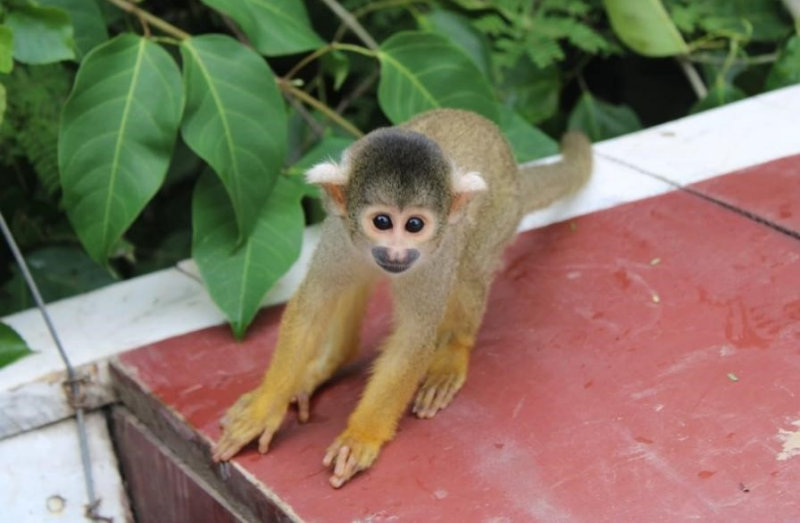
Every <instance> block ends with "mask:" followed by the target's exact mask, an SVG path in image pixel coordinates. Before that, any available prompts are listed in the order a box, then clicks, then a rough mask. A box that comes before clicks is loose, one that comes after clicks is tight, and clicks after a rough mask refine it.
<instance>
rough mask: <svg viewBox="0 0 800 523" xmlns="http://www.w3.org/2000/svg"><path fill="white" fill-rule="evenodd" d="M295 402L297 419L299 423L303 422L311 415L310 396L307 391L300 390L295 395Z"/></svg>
mask: <svg viewBox="0 0 800 523" xmlns="http://www.w3.org/2000/svg"><path fill="white" fill-rule="evenodd" d="M295 401H296V403H297V419H298V420H299V421H300V423H305V422H306V421H308V419H309V418H310V417H311V398H310V397H309V395H308V393H307V392H301V393H299V394H298V395H297V396H295Z"/></svg>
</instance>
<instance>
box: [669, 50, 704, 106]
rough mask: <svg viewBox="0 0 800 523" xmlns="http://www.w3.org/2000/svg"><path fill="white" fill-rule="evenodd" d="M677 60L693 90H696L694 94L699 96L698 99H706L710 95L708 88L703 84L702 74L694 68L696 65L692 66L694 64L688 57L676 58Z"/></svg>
mask: <svg viewBox="0 0 800 523" xmlns="http://www.w3.org/2000/svg"><path fill="white" fill-rule="evenodd" d="M676 60H677V61H678V65H680V66H681V69H682V70H683V74H684V75H685V76H686V79H687V80H688V81H689V85H691V86H692V90H694V94H695V95H696V96H697V99H698V100H702V99H703V98H705V97H706V95H708V88H707V87H706V84H704V83H703V79H702V78H701V77H700V73H698V72H697V69H696V68H695V67H694V65H692V62H691V61H689V58H687V57H686V56H678V57H676Z"/></svg>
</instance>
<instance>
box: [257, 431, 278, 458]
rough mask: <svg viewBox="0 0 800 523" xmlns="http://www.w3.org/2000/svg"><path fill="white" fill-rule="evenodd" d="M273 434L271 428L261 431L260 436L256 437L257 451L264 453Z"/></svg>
mask: <svg viewBox="0 0 800 523" xmlns="http://www.w3.org/2000/svg"><path fill="white" fill-rule="evenodd" d="M274 435H275V431H274V430H272V429H265V430H264V432H262V433H261V436H260V437H259V438H258V452H260V453H261V454H266V453H267V451H268V450H269V444H270V442H271V441H272V436H274Z"/></svg>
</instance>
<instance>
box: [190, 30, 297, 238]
mask: <svg viewBox="0 0 800 523" xmlns="http://www.w3.org/2000/svg"><path fill="white" fill-rule="evenodd" d="M181 56H183V81H184V89H185V91H186V115H185V116H184V120H183V124H182V126H181V134H182V136H183V140H184V141H185V142H186V144H187V145H188V146H189V147H190V148H191V149H192V150H193V151H194V152H195V153H196V154H197V155H198V156H200V157H201V158H202V159H203V160H205V161H206V163H208V164H209V165H210V166H211V167H212V168H213V169H214V171H215V172H216V173H217V175H218V176H219V177H220V179H221V180H222V183H223V184H224V186H225V190H226V191H227V193H228V196H229V197H230V200H231V203H232V204H233V210H234V213H235V215H236V223H237V227H238V230H239V238H240V239H244V238H246V237H247V236H249V235H250V231H252V229H253V227H254V226H255V222H256V220H257V219H258V216H259V214H260V213H261V208H262V207H263V206H264V202H265V201H266V200H267V197H268V196H269V193H270V191H271V190H272V187H273V185H274V184H275V180H276V177H277V176H278V174H279V173H280V169H281V166H282V163H283V157H284V156H285V154H286V111H285V109H284V106H283V99H282V98H281V95H280V93H279V92H278V87H277V85H276V84H275V77H274V76H273V74H272V71H271V70H270V68H269V66H267V64H266V62H265V61H264V60H263V59H262V58H261V57H260V56H259V55H257V54H256V53H255V52H253V51H251V50H250V49H248V48H247V47H245V46H243V45H242V44H240V43H239V42H237V41H236V40H234V39H233V38H230V37H228V36H223V35H205V36H198V37H194V38H189V39H187V40H184V41H183V42H181Z"/></svg>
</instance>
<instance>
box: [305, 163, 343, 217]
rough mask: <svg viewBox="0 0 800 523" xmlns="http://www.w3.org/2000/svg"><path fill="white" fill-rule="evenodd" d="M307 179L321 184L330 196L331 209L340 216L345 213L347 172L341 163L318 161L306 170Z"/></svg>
mask: <svg viewBox="0 0 800 523" xmlns="http://www.w3.org/2000/svg"><path fill="white" fill-rule="evenodd" d="M306 181H307V182H308V183H311V184H314V185H319V186H320V187H322V188H323V189H324V190H325V192H326V193H327V194H328V196H329V197H330V201H331V204H332V205H331V206H330V211H332V212H334V213H336V214H338V215H339V216H341V215H343V214H344V213H345V201H344V198H345V193H344V192H345V191H344V189H345V185H347V173H346V172H345V171H344V169H343V168H341V167H340V166H339V165H336V164H335V163H333V162H323V163H318V164H317V165H315V166H314V167H312V168H311V169H309V170H308V171H306Z"/></svg>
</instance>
